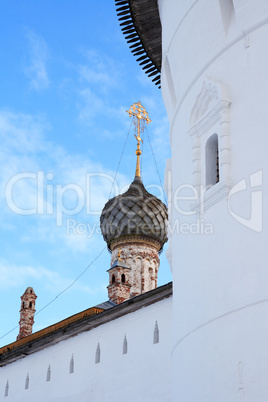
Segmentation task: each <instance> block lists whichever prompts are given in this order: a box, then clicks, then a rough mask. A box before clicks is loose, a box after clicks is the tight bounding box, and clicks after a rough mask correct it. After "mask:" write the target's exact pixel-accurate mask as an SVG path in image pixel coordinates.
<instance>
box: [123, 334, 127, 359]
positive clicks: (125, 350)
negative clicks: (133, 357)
mask: <svg viewBox="0 0 268 402" xmlns="http://www.w3.org/2000/svg"><path fill="white" fill-rule="evenodd" d="M126 354H127V337H126V335H125V337H124V341H123V355H126Z"/></svg>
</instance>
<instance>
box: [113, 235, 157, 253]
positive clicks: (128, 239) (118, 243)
mask: <svg viewBox="0 0 268 402" xmlns="http://www.w3.org/2000/svg"><path fill="white" fill-rule="evenodd" d="M131 244H133V245H137V244H138V245H141V246H143V245H148V246H151V247H154V248H155V249H156V250H157V251H158V252H159V251H160V249H161V243H160V242H159V241H157V240H156V239H153V238H150V237H145V236H134V235H132V236H127V235H126V236H122V237H120V238H119V239H115V240H113V241H112V242H111V250H112V251H113V250H114V249H115V248H120V247H123V246H125V245H131Z"/></svg>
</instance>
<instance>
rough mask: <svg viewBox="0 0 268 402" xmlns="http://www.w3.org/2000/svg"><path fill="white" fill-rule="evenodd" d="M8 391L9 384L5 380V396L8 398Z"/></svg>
mask: <svg viewBox="0 0 268 402" xmlns="http://www.w3.org/2000/svg"><path fill="white" fill-rule="evenodd" d="M8 390H9V384H8V380H7V382H6V387H5V396H8Z"/></svg>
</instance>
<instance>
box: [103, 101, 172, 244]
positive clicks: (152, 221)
mask: <svg viewBox="0 0 268 402" xmlns="http://www.w3.org/2000/svg"><path fill="white" fill-rule="evenodd" d="M127 113H128V114H129V116H130V117H132V118H133V120H134V126H135V130H136V135H135V134H134V136H135V138H136V140H137V149H136V155H137V162H136V172H135V179H134V181H133V182H132V183H131V185H130V186H129V189H128V190H127V191H126V192H125V193H124V194H120V195H118V196H116V197H114V198H112V199H111V200H109V201H108V202H107V203H106V204H105V206H104V208H103V211H102V213H101V217H100V227H101V232H102V235H103V237H104V240H105V241H106V243H107V245H108V248H109V249H110V250H113V245H114V244H118V242H120V241H121V240H122V241H129V240H130V241H132V240H134V241H135V242H146V241H149V242H150V243H153V244H154V245H155V246H156V248H157V250H158V251H160V250H162V248H163V245H164V243H165V242H166V241H167V219H168V213H167V207H166V205H165V204H163V202H162V201H160V200H159V199H158V198H157V197H155V196H154V195H152V194H150V193H148V191H146V189H145V187H144V185H143V183H142V181H141V174H140V155H141V149H140V143H141V141H142V139H141V137H140V135H141V133H142V132H143V129H144V124H145V123H147V124H148V123H150V122H151V120H150V119H149V116H148V113H147V112H146V110H145V108H144V107H143V106H142V105H141V103H140V102H138V103H134V104H133V105H132V106H131V107H130V109H129V110H127Z"/></svg>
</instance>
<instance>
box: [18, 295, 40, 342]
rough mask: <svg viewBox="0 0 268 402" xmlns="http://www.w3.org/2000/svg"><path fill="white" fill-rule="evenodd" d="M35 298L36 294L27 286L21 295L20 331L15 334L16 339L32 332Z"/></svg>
mask: <svg viewBox="0 0 268 402" xmlns="http://www.w3.org/2000/svg"><path fill="white" fill-rule="evenodd" d="M36 298H37V296H36V294H35V293H34V290H33V288H31V287H28V288H27V289H26V290H25V292H24V293H23V295H22V296H21V309H20V321H19V324H20V332H19V335H18V336H17V341H18V340H19V339H21V338H24V337H25V336H27V335H31V333H32V329H33V324H34V314H35V300H36Z"/></svg>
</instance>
